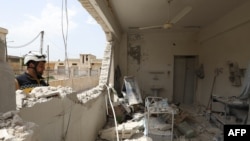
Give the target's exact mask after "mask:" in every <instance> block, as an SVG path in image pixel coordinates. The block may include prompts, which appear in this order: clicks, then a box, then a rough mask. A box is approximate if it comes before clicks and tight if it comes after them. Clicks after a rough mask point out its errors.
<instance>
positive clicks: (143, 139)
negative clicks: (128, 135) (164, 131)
mask: <svg viewBox="0 0 250 141" xmlns="http://www.w3.org/2000/svg"><path fill="white" fill-rule="evenodd" d="M124 141H153V140H152V138H150V137H147V136H142V137H140V138H137V139H125V140H124Z"/></svg>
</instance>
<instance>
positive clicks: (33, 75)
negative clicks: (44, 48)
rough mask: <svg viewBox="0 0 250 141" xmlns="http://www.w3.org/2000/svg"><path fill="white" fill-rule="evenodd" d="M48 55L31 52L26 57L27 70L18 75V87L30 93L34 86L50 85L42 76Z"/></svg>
mask: <svg viewBox="0 0 250 141" xmlns="http://www.w3.org/2000/svg"><path fill="white" fill-rule="evenodd" d="M45 63H46V55H43V54H41V53H38V52H29V53H28V54H27V55H26V56H25V57H24V64H25V65H27V70H26V71H25V72H24V73H23V74H21V75H19V76H17V77H16V89H21V90H24V91H25V92H27V93H29V92H30V91H31V90H32V89H33V88H34V87H37V86H48V84H47V83H46V82H45V81H44V78H43V77H42V75H43V71H44V70H45Z"/></svg>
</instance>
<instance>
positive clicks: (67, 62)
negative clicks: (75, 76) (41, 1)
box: [61, 0, 70, 78]
mask: <svg viewBox="0 0 250 141" xmlns="http://www.w3.org/2000/svg"><path fill="white" fill-rule="evenodd" d="M64 9H65V16H66V33H64V24H63V21H64V18H63V17H64V15H63V13H64ZM61 14H62V15H61V25H62V36H63V43H64V48H65V52H64V53H65V61H66V62H65V64H67V65H68V67H69V61H68V52H67V46H68V10H67V0H65V6H64V0H62V13H61ZM69 78H70V69H69Z"/></svg>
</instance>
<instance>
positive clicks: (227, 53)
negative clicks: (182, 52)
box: [197, 2, 250, 104]
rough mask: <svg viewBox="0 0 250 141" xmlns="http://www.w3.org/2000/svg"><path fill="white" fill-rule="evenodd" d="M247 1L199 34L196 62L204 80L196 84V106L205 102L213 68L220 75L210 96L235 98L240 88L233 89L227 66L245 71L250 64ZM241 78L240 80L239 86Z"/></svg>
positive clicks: (210, 86)
mask: <svg viewBox="0 0 250 141" xmlns="http://www.w3.org/2000/svg"><path fill="white" fill-rule="evenodd" d="M249 7H250V2H248V3H246V4H244V5H242V6H241V7H238V8H237V9H235V10H234V11H232V12H231V13H228V14H227V15H225V16H224V18H222V19H220V20H218V21H217V22H215V23H214V24H212V25H211V26H209V27H207V28H206V29H205V30H203V31H202V32H201V34H200V53H199V55H200V63H202V64H204V68H205V78H204V79H199V80H198V81H199V82H198V91H197V92H198V98H199V101H200V103H206V104H207V103H208V99H209V96H210V93H211V88H212V82H213V78H214V75H215V69H220V70H221V71H222V73H220V74H219V75H218V76H217V78H216V82H215V84H214V90H213V94H214V95H218V96H239V95H240V91H241V89H242V85H240V86H233V85H232V83H231V81H230V78H229V77H230V69H229V63H232V62H233V63H237V64H238V66H239V68H240V69H241V68H242V69H246V68H247V66H248V64H249V63H250V57H249V52H250V48H249V45H250V40H249V36H250V18H249V17H250V13H249ZM243 81H244V76H242V77H241V82H242V83H243Z"/></svg>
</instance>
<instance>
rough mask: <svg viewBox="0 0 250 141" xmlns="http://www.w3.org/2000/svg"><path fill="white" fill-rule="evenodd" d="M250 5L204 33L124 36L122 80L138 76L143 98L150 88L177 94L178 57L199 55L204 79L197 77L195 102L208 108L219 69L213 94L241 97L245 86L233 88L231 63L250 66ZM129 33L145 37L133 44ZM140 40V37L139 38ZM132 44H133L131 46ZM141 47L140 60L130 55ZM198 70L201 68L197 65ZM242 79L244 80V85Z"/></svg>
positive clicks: (140, 32)
mask: <svg viewBox="0 0 250 141" xmlns="http://www.w3.org/2000/svg"><path fill="white" fill-rule="evenodd" d="M249 7H250V2H248V3H247V4H245V5H242V6H241V7H239V8H238V9H236V10H234V11H232V12H231V13H228V15H226V16H225V17H224V18H222V19H219V20H218V21H217V22H216V23H214V24H211V25H210V26H209V27H207V28H206V29H205V30H203V31H202V32H201V33H199V34H198V33H197V34H195V33H193V34H192V33H189V32H182V33H176V32H175V33H173V32H169V31H166V30H157V31H155V30H152V31H144V32H143V31H135V32H133V33H127V34H124V35H123V38H122V41H121V42H120V47H119V51H117V52H119V55H115V56H116V58H115V60H116V59H117V60H119V63H118V65H119V66H120V68H121V72H122V78H123V76H126V75H134V76H136V77H137V80H138V84H139V87H140V89H141V90H142V96H143V97H145V96H147V95H152V94H153V93H152V91H151V90H150V88H151V87H152V85H154V84H160V85H162V87H163V88H164V89H163V90H162V92H160V93H161V94H160V96H163V97H168V98H169V99H170V100H171V99H172V95H173V82H174V79H173V72H174V70H173V67H174V66H173V61H174V56H175V55H197V56H198V59H199V60H198V65H200V64H203V66H204V76H205V77H204V78H203V79H199V78H197V80H198V82H197V88H196V89H195V90H196V92H195V96H196V97H195V100H194V101H195V102H196V101H198V103H200V104H202V103H203V104H204V105H207V103H208V100H209V97H210V92H211V87H212V82H213V78H214V75H215V72H214V71H215V69H219V70H222V73H221V74H219V76H218V77H217V80H216V84H215V86H214V91H213V93H214V94H216V95H222V96H232V95H234V96H237V95H239V94H240V91H241V89H242V88H241V86H237V87H236V86H232V82H231V81H230V80H229V77H230V72H229V66H228V63H229V62H237V63H238V65H239V68H240V69H241V68H242V69H244V68H246V67H247V65H248V63H250V60H249V59H250V58H249V55H248V52H249V44H250V40H249V38H248V37H249V34H250V22H249V21H250V19H249V17H250V15H249V12H248V11H249ZM129 34H138V35H140V36H141V37H140V38H137V39H135V40H133V41H129V40H130V39H129ZM135 37H136V36H135ZM131 44H132V45H131ZM138 45H139V46H140V57H139V58H140V61H138V59H135V58H134V57H133V56H131V55H130V51H129V47H138ZM197 68H198V66H197ZM149 72H160V75H158V78H159V79H158V81H157V83H155V82H154V80H153V77H154V75H153V73H151V74H150V73H149ZM243 79H244V77H243V76H242V78H241V81H242V82H243Z"/></svg>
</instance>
